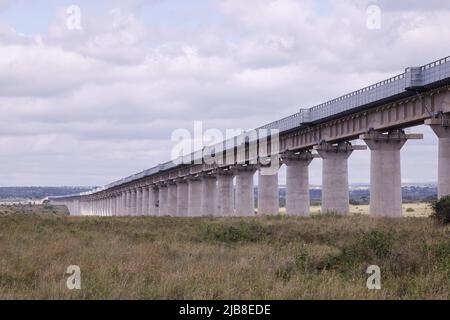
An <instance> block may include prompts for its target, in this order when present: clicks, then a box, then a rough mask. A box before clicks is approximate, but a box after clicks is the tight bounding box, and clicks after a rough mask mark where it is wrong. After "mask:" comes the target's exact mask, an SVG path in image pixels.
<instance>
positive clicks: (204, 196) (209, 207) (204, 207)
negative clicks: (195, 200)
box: [200, 175, 217, 216]
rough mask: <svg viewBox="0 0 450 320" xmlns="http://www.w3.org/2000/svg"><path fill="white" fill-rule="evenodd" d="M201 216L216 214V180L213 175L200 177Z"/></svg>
mask: <svg viewBox="0 0 450 320" xmlns="http://www.w3.org/2000/svg"><path fill="white" fill-rule="evenodd" d="M201 183H202V191H201V210H200V211H201V215H202V216H213V215H216V213H217V179H216V176H215V175H204V176H203V177H201Z"/></svg>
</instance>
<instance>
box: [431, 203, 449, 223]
mask: <svg viewBox="0 0 450 320" xmlns="http://www.w3.org/2000/svg"><path fill="white" fill-rule="evenodd" d="M432 206H433V215H432V217H433V218H434V219H435V220H436V221H437V222H438V223H439V224H443V225H447V224H450V196H446V197H443V198H441V199H440V200H438V201H435V202H433V205H432Z"/></svg>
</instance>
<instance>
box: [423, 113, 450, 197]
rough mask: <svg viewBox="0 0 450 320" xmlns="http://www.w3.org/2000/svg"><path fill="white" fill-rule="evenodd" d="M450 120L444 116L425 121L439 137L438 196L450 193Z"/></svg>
mask: <svg viewBox="0 0 450 320" xmlns="http://www.w3.org/2000/svg"><path fill="white" fill-rule="evenodd" d="M449 122H450V121H449V120H448V119H446V118H442V119H429V120H427V121H425V124H426V125H429V126H430V127H431V129H433V131H434V133H435V134H436V135H437V137H438V139H439V158H438V197H439V199H440V198H442V197H445V196H449V195H450V126H449V125H450V123H449Z"/></svg>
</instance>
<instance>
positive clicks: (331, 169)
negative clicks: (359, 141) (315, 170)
mask: <svg viewBox="0 0 450 320" xmlns="http://www.w3.org/2000/svg"><path fill="white" fill-rule="evenodd" d="M314 149H315V150H316V151H317V153H318V154H319V156H320V157H321V158H322V210H321V212H322V213H336V214H340V215H347V214H349V213H350V195H349V187H348V161H347V160H348V158H349V157H350V155H351V154H352V152H353V150H366V149H367V147H366V146H352V145H351V144H350V143H349V142H342V143H339V144H335V145H333V144H329V143H326V142H323V143H321V144H320V145H318V146H316V147H314Z"/></svg>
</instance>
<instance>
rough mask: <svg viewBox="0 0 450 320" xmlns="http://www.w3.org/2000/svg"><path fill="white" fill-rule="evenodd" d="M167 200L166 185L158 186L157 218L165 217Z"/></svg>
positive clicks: (167, 191)
mask: <svg viewBox="0 0 450 320" xmlns="http://www.w3.org/2000/svg"><path fill="white" fill-rule="evenodd" d="M168 198H169V189H168V188H167V185H160V186H159V201H158V202H159V212H158V215H159V216H167V213H168V206H167V202H168V200H169V199H168Z"/></svg>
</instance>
